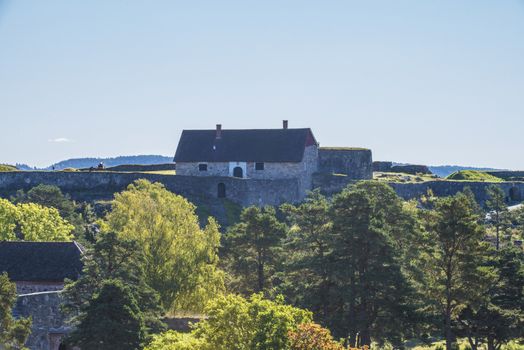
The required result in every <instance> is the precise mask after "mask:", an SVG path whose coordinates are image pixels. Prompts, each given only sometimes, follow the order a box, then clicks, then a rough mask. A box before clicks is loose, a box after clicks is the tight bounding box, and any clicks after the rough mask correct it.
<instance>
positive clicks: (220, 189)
mask: <svg viewBox="0 0 524 350" xmlns="http://www.w3.org/2000/svg"><path fill="white" fill-rule="evenodd" d="M217 197H218V198H226V185H224V184H223V183H222V182H221V183H219V184H218V186H217Z"/></svg>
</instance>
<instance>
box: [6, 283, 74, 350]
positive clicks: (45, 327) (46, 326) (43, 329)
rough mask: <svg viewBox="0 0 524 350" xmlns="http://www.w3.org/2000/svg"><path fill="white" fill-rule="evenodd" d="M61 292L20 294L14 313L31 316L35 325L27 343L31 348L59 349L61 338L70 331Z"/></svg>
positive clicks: (17, 315)
mask: <svg viewBox="0 0 524 350" xmlns="http://www.w3.org/2000/svg"><path fill="white" fill-rule="evenodd" d="M60 303H61V295H60V292H44V293H34V294H23V295H19V296H18V299H17V302H16V306H15V308H14V310H13V311H14V314H15V316H16V317H31V318H32V319H33V325H32V328H31V335H30V336H29V339H28V341H27V343H26V346H27V347H28V348H29V349H30V350H58V347H59V346H60V339H61V338H62V337H63V336H64V335H66V334H67V333H69V331H70V328H69V327H67V326H66V318H65V316H64V315H63V314H62V312H61V311H60Z"/></svg>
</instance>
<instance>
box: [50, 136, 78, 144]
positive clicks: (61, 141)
mask: <svg viewBox="0 0 524 350" xmlns="http://www.w3.org/2000/svg"><path fill="white" fill-rule="evenodd" d="M47 141H49V142H54V143H66V142H73V140H71V139H68V138H66V137H57V138H56V139H49V140H47Z"/></svg>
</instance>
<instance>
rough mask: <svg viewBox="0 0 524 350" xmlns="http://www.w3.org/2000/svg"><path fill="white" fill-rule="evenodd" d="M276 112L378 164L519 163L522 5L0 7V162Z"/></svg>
mask: <svg viewBox="0 0 524 350" xmlns="http://www.w3.org/2000/svg"><path fill="white" fill-rule="evenodd" d="M282 119H289V121H290V126H291V127H311V128H312V129H313V131H314V133H315V135H316V137H317V139H318V141H319V142H320V144H321V145H324V146H362V147H369V148H371V149H372V150H373V152H374V158H375V159H377V160H393V161H399V162H412V163H423V164H462V165H478V166H492V167H503V168H521V169H524V157H523V150H524V0H394V1H393V0H381V1H379V0H360V1H352V0H339V1H335V0H315V1H309V0H257V1H250V0H237V1H232V0H231V1H230V0H220V1H218V0H208V1H200V0H191V1H187V0H184V1H178V0H176V1H175V0H165V1H160V0H155V1H146V0H142V1H138V0H136V1H132V0H112V1H108V0H98V1H95V0H89V1H71V0H62V1H58V0H45V1H40V0H32V1H30V0H11V1H9V0H0V130H1V133H0V135H1V136H0V162H8V163H15V162H23V163H29V164H30V165H37V166H44V165H49V164H51V163H53V162H56V161H59V160H62V159H66V158H72V157H83V156H116V155H131V154H164V155H173V154H174V152H175V149H176V145H177V142H178V138H179V135H180V132H181V130H182V129H184V128H195V129H197V128H214V125H215V124H217V123H221V124H223V126H224V128H272V127H280V126H281V120H282Z"/></svg>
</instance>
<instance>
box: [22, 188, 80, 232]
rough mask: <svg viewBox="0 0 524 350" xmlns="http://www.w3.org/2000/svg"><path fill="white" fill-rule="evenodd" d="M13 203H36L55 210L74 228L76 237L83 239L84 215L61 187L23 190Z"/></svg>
mask: <svg viewBox="0 0 524 350" xmlns="http://www.w3.org/2000/svg"><path fill="white" fill-rule="evenodd" d="M13 202H14V203H16V204H20V203H35V204H40V205H41V206H44V207H48V208H55V209H56V210H58V212H59V213H60V216H61V217H62V218H64V219H65V220H67V221H68V222H69V223H71V224H72V225H73V226H74V230H73V233H74V235H75V236H76V237H82V236H83V235H84V232H85V222H84V220H83V218H82V214H80V213H78V212H77V211H76V210H77V205H76V203H75V202H74V201H73V200H71V198H70V197H69V196H68V195H64V194H63V193H62V191H61V190H60V188H59V187H57V186H53V185H45V184H40V185H38V186H35V187H33V188H31V189H30V190H29V191H27V192H24V191H22V190H20V191H18V192H17V193H16V196H15V197H14V198H13Z"/></svg>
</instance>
